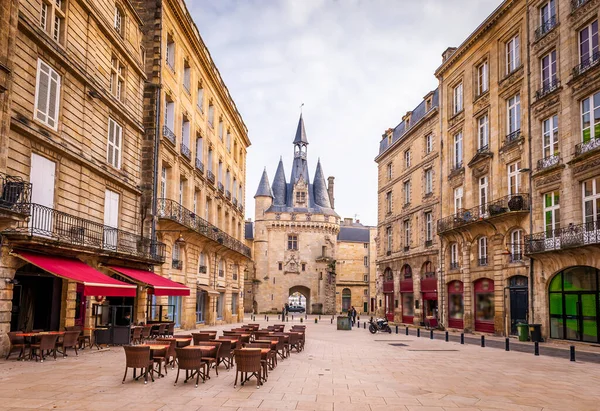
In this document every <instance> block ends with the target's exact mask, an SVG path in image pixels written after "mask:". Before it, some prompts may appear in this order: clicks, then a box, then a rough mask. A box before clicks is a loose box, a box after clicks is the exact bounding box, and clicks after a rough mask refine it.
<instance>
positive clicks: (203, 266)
mask: <svg viewBox="0 0 600 411" xmlns="http://www.w3.org/2000/svg"><path fill="white" fill-rule="evenodd" d="M198 272H199V273H200V274H206V266H205V265H199V266H198Z"/></svg>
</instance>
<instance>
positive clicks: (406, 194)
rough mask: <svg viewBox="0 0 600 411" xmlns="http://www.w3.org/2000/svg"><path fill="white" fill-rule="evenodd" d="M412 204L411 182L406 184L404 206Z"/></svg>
mask: <svg viewBox="0 0 600 411" xmlns="http://www.w3.org/2000/svg"><path fill="white" fill-rule="evenodd" d="M407 204H410V180H409V181H405V182H404V205H407Z"/></svg>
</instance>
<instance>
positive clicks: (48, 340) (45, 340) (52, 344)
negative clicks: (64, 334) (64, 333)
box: [29, 334, 58, 362]
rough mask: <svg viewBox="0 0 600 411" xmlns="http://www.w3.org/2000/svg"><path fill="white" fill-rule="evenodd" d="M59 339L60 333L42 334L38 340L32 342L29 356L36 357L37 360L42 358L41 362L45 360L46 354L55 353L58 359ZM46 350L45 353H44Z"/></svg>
mask: <svg viewBox="0 0 600 411" xmlns="http://www.w3.org/2000/svg"><path fill="white" fill-rule="evenodd" d="M57 340H58V334H44V335H42V336H40V338H39V340H38V342H36V343H32V344H31V345H30V346H29V357H30V358H31V357H34V356H35V360H36V361H37V360H38V358H40V360H41V361H40V362H44V358H45V357H44V355H50V353H52V354H53V355H54V360H55V361H56V341H57ZM44 352H45V354H44Z"/></svg>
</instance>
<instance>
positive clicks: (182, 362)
mask: <svg viewBox="0 0 600 411" xmlns="http://www.w3.org/2000/svg"><path fill="white" fill-rule="evenodd" d="M175 352H176V355H177V377H176V378H175V384H174V385H177V381H178V380H179V371H181V370H185V380H184V381H183V383H184V384H185V383H187V382H188V380H190V379H191V378H194V377H196V388H198V381H199V380H200V377H202V382H206V376H207V375H208V374H207V371H206V370H207V364H206V362H205V361H203V360H202V352H201V351H200V350H190V349H185V348H175ZM190 371H191V374H190Z"/></svg>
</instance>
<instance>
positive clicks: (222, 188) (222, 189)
mask: <svg viewBox="0 0 600 411" xmlns="http://www.w3.org/2000/svg"><path fill="white" fill-rule="evenodd" d="M217 187H218V189H219V191H220V192H221V193H223V192H225V187H224V186H223V183H221V182H220V181H219V182H218V183H217Z"/></svg>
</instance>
